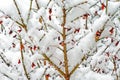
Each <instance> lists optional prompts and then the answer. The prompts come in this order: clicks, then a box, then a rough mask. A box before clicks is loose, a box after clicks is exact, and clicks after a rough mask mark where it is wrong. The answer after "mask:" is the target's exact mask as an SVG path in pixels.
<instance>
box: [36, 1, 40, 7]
mask: <svg viewBox="0 0 120 80" xmlns="http://www.w3.org/2000/svg"><path fill="white" fill-rule="evenodd" d="M35 3H36V6H37V9H40V6H39V4H38V1H37V0H35Z"/></svg>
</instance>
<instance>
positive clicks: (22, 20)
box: [13, 0, 27, 32]
mask: <svg viewBox="0 0 120 80" xmlns="http://www.w3.org/2000/svg"><path fill="white" fill-rule="evenodd" d="M13 2H14V4H15V7H16V9H17V12H18V14H19V16H20V20H21V22H22V25H21V26H22V27H23V28H24V29H25V31H26V32H27V26H26V25H25V23H24V19H23V18H22V15H21V12H20V10H19V7H18V5H17V3H16V1H15V0H13Z"/></svg>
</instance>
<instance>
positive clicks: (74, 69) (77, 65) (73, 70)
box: [69, 55, 85, 76]
mask: <svg viewBox="0 0 120 80" xmlns="http://www.w3.org/2000/svg"><path fill="white" fill-rule="evenodd" d="M84 60H85V55H84V56H83V58H82V59H81V62H80V63H79V64H76V66H75V67H74V68H73V69H72V71H71V72H70V74H69V76H71V75H72V74H73V73H74V72H75V71H76V69H77V68H78V67H79V65H80V64H81V63H82V62H83V61H84Z"/></svg>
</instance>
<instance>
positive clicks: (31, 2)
mask: <svg viewBox="0 0 120 80" xmlns="http://www.w3.org/2000/svg"><path fill="white" fill-rule="evenodd" d="M32 4H33V0H31V1H30V7H29V11H28V17H27V22H28V20H29V19H30V12H31V10H32Z"/></svg>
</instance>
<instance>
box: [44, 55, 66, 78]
mask: <svg viewBox="0 0 120 80" xmlns="http://www.w3.org/2000/svg"><path fill="white" fill-rule="evenodd" d="M43 57H44V58H45V59H46V60H47V61H48V62H49V63H50V64H51V65H52V66H53V67H54V68H55V69H56V70H57V71H58V72H59V73H60V74H61V75H62V76H65V73H64V72H63V71H62V70H61V69H60V68H59V67H58V66H57V65H56V64H54V63H53V62H52V61H51V60H50V58H49V57H48V56H47V55H46V54H43Z"/></svg>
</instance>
